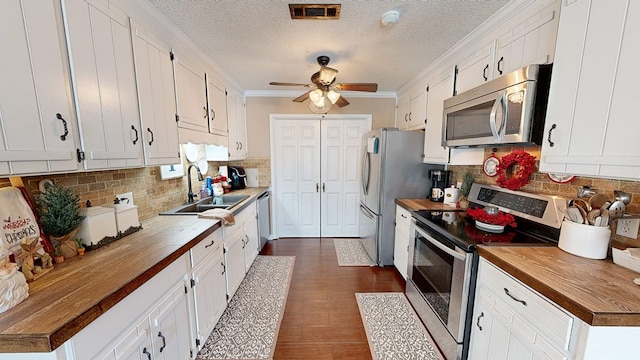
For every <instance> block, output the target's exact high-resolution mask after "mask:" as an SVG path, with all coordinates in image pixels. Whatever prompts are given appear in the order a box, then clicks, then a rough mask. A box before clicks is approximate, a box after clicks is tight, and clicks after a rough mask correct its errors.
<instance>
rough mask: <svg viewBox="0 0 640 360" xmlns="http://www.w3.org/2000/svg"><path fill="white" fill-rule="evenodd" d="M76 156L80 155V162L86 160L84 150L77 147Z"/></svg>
mask: <svg viewBox="0 0 640 360" xmlns="http://www.w3.org/2000/svg"><path fill="white" fill-rule="evenodd" d="M76 156H77V157H78V162H82V160H84V151H82V150H80V149H76Z"/></svg>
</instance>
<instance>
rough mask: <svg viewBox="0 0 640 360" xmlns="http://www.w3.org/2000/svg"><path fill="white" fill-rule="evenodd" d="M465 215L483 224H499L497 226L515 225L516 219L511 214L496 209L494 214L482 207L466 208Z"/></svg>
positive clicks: (516, 224)
mask: <svg viewBox="0 0 640 360" xmlns="http://www.w3.org/2000/svg"><path fill="white" fill-rule="evenodd" d="M467 215H469V216H470V217H471V218H472V219H473V220H476V221H480V222H483V223H485V224H492V225H499V226H507V225H509V226H511V227H516V226H518V223H516V219H515V218H514V217H513V215H511V214H507V213H504V212H502V211H498V213H496V214H487V213H486V212H485V211H484V209H482V208H469V209H467Z"/></svg>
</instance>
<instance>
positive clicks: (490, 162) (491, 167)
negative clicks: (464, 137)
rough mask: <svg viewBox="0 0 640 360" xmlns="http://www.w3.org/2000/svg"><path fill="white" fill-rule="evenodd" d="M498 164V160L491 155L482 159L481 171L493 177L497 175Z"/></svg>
mask: <svg viewBox="0 0 640 360" xmlns="http://www.w3.org/2000/svg"><path fill="white" fill-rule="evenodd" d="M498 164H500V160H498V158H497V157H495V156H493V155H491V156H489V157H488V158H486V159H485V160H484V163H483V164H482V171H484V174H485V175H487V176H490V177H494V176H496V175H498Z"/></svg>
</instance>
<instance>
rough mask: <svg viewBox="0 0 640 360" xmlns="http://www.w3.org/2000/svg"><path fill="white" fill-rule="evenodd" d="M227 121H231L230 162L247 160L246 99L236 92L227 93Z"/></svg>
mask: <svg viewBox="0 0 640 360" xmlns="http://www.w3.org/2000/svg"><path fill="white" fill-rule="evenodd" d="M227 119H228V121H229V160H242V159H246V158H247V155H248V149H247V120H246V114H245V105H244V97H243V96H242V95H241V94H238V93H236V92H234V91H228V92H227Z"/></svg>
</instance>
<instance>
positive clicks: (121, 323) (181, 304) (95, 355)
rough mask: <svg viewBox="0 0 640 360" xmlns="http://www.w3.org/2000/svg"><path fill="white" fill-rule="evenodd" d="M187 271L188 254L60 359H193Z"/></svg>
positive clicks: (79, 337) (89, 328)
mask: <svg viewBox="0 0 640 360" xmlns="http://www.w3.org/2000/svg"><path fill="white" fill-rule="evenodd" d="M189 268H190V261H189V256H188V254H185V255H183V256H181V257H180V258H178V259H177V260H175V261H174V262H173V263H171V264H169V265H168V266H167V267H166V268H165V269H164V270H162V271H160V272H159V273H158V274H157V275H156V276H154V277H153V278H151V279H150V280H149V281H147V282H146V283H144V284H143V285H142V286H140V287H139V288H138V289H137V290H135V291H134V292H132V293H131V294H129V295H128V296H127V297H125V298H124V299H122V300H121V301H120V302H118V303H117V304H116V305H115V306H114V307H112V308H111V309H109V310H108V311H107V312H106V313H104V314H103V315H102V316H100V317H98V318H97V319H96V320H94V321H92V322H91V323H90V324H89V325H88V326H87V327H85V328H84V329H82V330H81V331H80V332H79V333H78V334H76V335H74V336H73V338H71V340H69V341H68V342H67V343H65V346H66V345H69V346H72V347H73V351H71V352H72V353H73V354H74V356H70V355H68V354H67V356H66V357H60V356H58V357H57V359H58V360H59V359H68V360H77V359H143V360H148V359H149V357H151V359H178V360H180V359H184V360H186V359H190V358H191V357H192V355H193V354H194V351H193V349H192V348H191V341H190V339H192V336H191V326H190V321H191V320H190V317H189V302H188V294H187V280H188V272H189ZM0 358H2V357H0ZM13 359H22V357H14V358H13ZM24 359H32V357H24Z"/></svg>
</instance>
